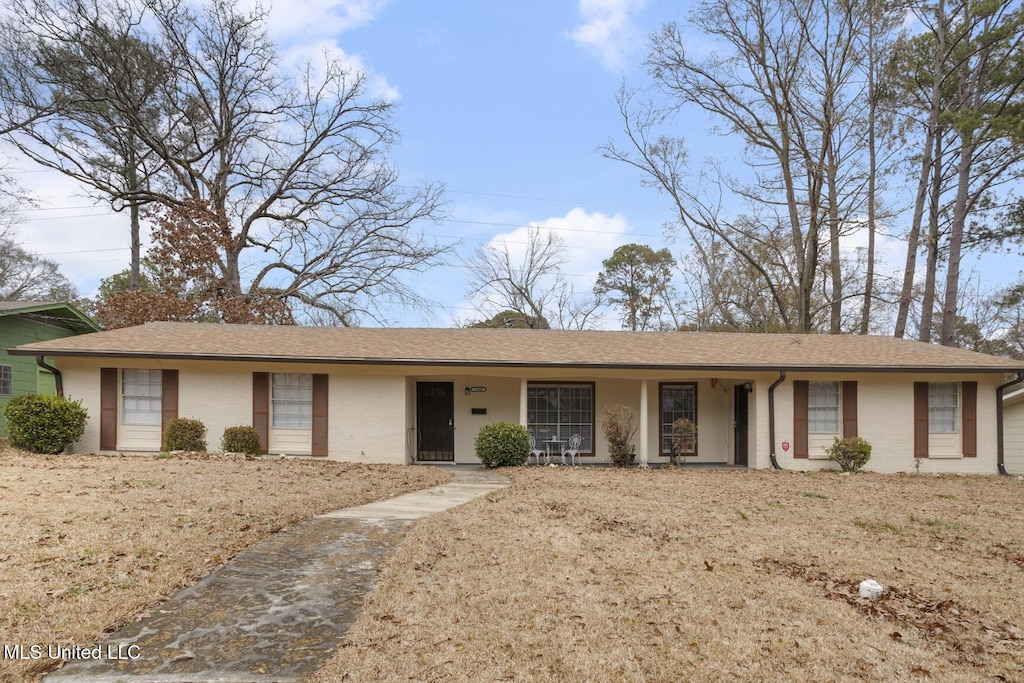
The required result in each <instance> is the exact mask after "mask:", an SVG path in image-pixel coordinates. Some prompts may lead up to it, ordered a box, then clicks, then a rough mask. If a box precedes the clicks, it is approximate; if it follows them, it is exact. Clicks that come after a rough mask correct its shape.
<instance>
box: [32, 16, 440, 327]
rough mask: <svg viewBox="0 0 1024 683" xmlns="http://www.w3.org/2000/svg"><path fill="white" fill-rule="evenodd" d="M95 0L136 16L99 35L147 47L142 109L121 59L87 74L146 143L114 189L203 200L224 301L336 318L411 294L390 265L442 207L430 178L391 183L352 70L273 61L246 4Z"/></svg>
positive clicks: (133, 199) (172, 200) (136, 195)
mask: <svg viewBox="0 0 1024 683" xmlns="http://www.w3.org/2000/svg"><path fill="white" fill-rule="evenodd" d="M39 1H40V2H43V1H44V0H39ZM51 1H53V0H51ZM55 1H57V2H62V3H69V4H76V6H77V4H78V3H81V2H88V1H90V0H55ZM92 1H94V2H96V3H98V4H97V5H96V6H98V7H102V8H107V7H113V8H114V10H110V12H113V13H114V14H116V13H117V12H123V13H125V14H126V15H127V16H131V17H137V16H139V14H140V12H141V13H144V15H145V18H144V20H140V21H136V22H134V23H130V25H131V27H132V30H131V31H129V32H126V33H113V30H110V31H107V33H113V37H111V38H110V40H111V41H113V42H112V43H107V42H104V41H105V40H107V36H106V33H104V32H103V31H100V30H97V31H96V32H95V33H94V34H93V36H92V37H93V38H95V39H96V40H97V41H99V42H100V43H101V45H102V46H103V48H104V49H110V50H115V51H116V50H118V49H119V48H118V46H119V45H120V46H122V47H123V46H124V44H125V41H128V44H130V45H133V46H137V47H138V48H139V51H140V53H141V52H142V51H143V50H144V51H145V53H146V54H155V55H159V57H160V64H159V67H160V69H161V71H160V78H159V79H156V80H157V81H158V82H157V83H155V84H154V85H155V86H156V89H155V91H154V92H153V94H152V101H153V102H156V103H158V108H157V110H156V113H155V114H154V112H152V111H147V110H146V108H145V107H143V108H142V109H140V107H139V96H140V93H139V92H137V91H136V89H135V88H134V87H131V88H127V87H117V83H115V82H113V81H114V80H116V79H114V76H116V75H117V74H118V73H119V70H116V69H112V70H111V79H109V80H110V82H107V83H103V82H101V84H100V85H101V86H102V91H101V92H100V93H98V95H97V97H98V98H100V99H101V101H100V104H101V105H102V110H103V114H104V117H107V118H109V119H110V120H113V121H118V122H124V126H125V129H126V130H127V131H129V132H130V135H131V137H130V149H136V148H138V149H139V150H142V152H144V155H145V156H144V157H137V158H136V161H138V160H139V159H140V158H144V159H146V160H147V162H146V171H145V176H144V182H137V183H134V184H133V183H126V184H123V185H121V186H119V188H118V189H119V195H118V197H119V201H121V202H124V203H125V204H126V205H128V206H132V205H141V204H145V203H154V204H156V205H159V206H163V207H167V208H174V207H182V206H187V205H190V204H201V205H203V206H205V207H207V209H208V210H209V211H211V212H212V213H213V214H214V215H215V216H216V222H217V224H218V225H222V226H224V229H225V230H227V231H228V233H229V234H228V235H227V236H224V238H223V239H221V238H220V237H219V238H218V239H217V240H216V243H217V245H218V249H219V252H218V255H219V257H218V259H217V261H216V264H217V268H218V271H219V279H220V280H221V282H222V287H223V290H224V292H225V294H226V296H227V297H229V298H231V299H233V300H239V299H245V298H246V297H249V298H252V297H254V296H272V297H275V298H277V299H278V300H279V301H281V302H284V303H285V304H286V305H287V307H288V308H289V309H290V310H291V311H293V312H294V313H295V315H296V316H297V317H299V318H300V319H302V318H303V313H302V312H303V311H310V312H311V314H312V315H310V316H307V317H306V319H311V318H315V319H317V320H323V316H325V315H326V316H329V318H330V320H331V321H332V322H335V323H340V324H346V325H347V324H354V323H356V322H358V320H359V318H360V316H361V315H369V316H372V317H376V316H379V315H380V314H381V312H382V311H383V310H384V309H385V308H386V306H387V304H389V303H392V302H396V301H397V302H402V303H417V302H422V299H421V298H420V297H419V296H418V295H417V293H416V292H415V291H414V290H413V289H411V288H410V287H408V286H406V285H405V284H403V282H402V280H401V278H400V277H399V275H400V274H401V273H403V272H408V271H421V270H423V269H425V268H427V267H429V266H431V265H433V264H434V263H436V262H438V260H439V258H440V257H441V255H442V254H443V253H444V252H445V251H446V247H445V246H444V245H440V244H437V243H435V242H432V241H430V240H428V239H426V238H425V237H424V236H423V235H422V233H420V232H419V231H418V230H417V225H418V223H419V222H420V221H422V220H431V219H433V218H436V217H437V216H438V215H439V213H440V206H441V188H440V187H438V186H435V185H430V184H425V185H422V186H420V187H418V188H408V187H406V186H403V185H400V184H399V180H398V172H397V170H396V169H395V168H394V167H393V166H391V165H390V164H389V162H388V159H387V155H388V152H389V150H390V147H391V145H392V144H393V143H394V142H395V140H396V139H397V133H396V131H395V130H394V128H393V126H392V121H391V111H392V105H391V103H389V102H387V101H385V100H382V99H377V98H373V97H372V96H370V94H369V93H368V92H367V78H366V75H365V73H362V72H359V71H355V70H353V69H351V68H349V67H348V66H347V65H346V64H344V63H343V62H341V61H340V60H337V59H331V58H328V57H326V56H325V59H324V63H323V64H320V65H316V66H314V65H313V64H309V65H307V66H306V68H305V69H303V70H301V71H300V72H299V73H298V74H297V75H295V76H292V75H290V74H287V73H285V72H283V71H282V69H281V67H280V64H279V59H278V55H277V51H276V48H275V45H274V43H273V42H272V41H271V39H270V38H269V36H268V35H267V20H268V15H267V12H266V10H264V9H262V8H259V7H257V8H256V9H254V10H251V11H241V10H240V9H239V8H238V7H237V6H236V5H235V3H234V2H233V1H232V0H213V1H212V2H211V3H209V4H207V5H205V6H204V7H203V9H202V10H195V9H193V6H192V5H191V4H187V3H182V2H177V1H176V0H139V1H140V2H142V6H141V8H139V7H137V6H135V5H132V4H131V2H132V0H92ZM99 3H103V4H99ZM104 11H106V10H104ZM108 13H109V12H108ZM101 23H102V22H101ZM126 23H129V22H127V21H126ZM103 26H104V27H105V29H104V30H106V29H109V28H110V27H109V26H107V24H106V23H103ZM142 46H145V47H144V48H143V47H142ZM133 49H134V48H133ZM128 52H131V51H127V52H125V54H127V53H128ZM140 60H142V61H143V62H145V60H144V59H142V58H141V57H140ZM147 73H148V72H147ZM145 82H146V83H147V84H149V83H150V80H149V79H148V77H147V79H145ZM140 87H141V86H140ZM146 96H147V97H149V95H148V93H147V94H146ZM146 101H150V100H148V99H147V100H146ZM84 144H85V145H86V146H87V147H92V146H93V145H95V144H97V141H96V140H94V139H93V140H89V139H86V140H85V141H84ZM149 159H152V160H153V161H152V163H149V162H148V160H149ZM128 166H130V164H129V165H128ZM137 180H140V179H137Z"/></svg>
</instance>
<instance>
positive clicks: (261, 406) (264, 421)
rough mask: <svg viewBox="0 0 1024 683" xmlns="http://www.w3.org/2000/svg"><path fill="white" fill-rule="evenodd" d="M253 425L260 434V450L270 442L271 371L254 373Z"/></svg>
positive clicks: (267, 448) (264, 451) (267, 446)
mask: <svg viewBox="0 0 1024 683" xmlns="http://www.w3.org/2000/svg"><path fill="white" fill-rule="evenodd" d="M252 426H253V427H254V428H255V429H256V433H257V434H259V435H260V452H262V453H268V452H269V444H270V373H269V372H254V373H252Z"/></svg>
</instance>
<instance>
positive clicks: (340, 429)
mask: <svg viewBox="0 0 1024 683" xmlns="http://www.w3.org/2000/svg"><path fill="white" fill-rule="evenodd" d="M56 362H57V366H58V367H59V368H60V369H61V371H62V374H63V376H64V386H65V392H66V393H67V394H68V395H69V396H71V397H72V398H76V399H82V400H83V405H84V406H85V408H86V409H87V410H88V411H89V415H90V419H89V422H88V424H87V425H86V431H85V435H84V436H83V438H82V440H81V441H80V442H79V443H77V444H75V445H74V446H73V450H74V451H75V452H92V451H97V450H98V448H99V372H98V370H99V368H100V367H104V366H105V367H146V368H160V369H177V370H178V371H179V414H180V415H181V416H182V417H195V418H197V419H200V420H202V421H203V422H204V423H205V424H206V426H207V429H208V444H209V446H210V448H211V449H219V447H220V437H221V434H222V433H223V430H224V428H225V427H228V426H233V425H239V424H242V425H248V424H251V423H252V372H254V371H264V372H266V371H269V372H310V373H313V372H323V373H327V374H328V375H329V377H330V379H329V396H328V401H329V411H330V421H329V427H328V442H329V449H328V450H329V457H330V458H333V459H339V460H346V461H357V462H389V463H403V462H410V461H411V456H412V452H413V432H412V431H411V430H412V428H413V427H414V425H415V388H416V381H417V380H422V381H451V382H452V383H453V387H454V413H455V414H454V418H455V423H454V424H455V452H456V461H457V462H460V463H476V462H478V460H477V459H476V455H475V453H474V449H473V442H474V440H475V438H476V434H477V432H478V431H479V429H480V427H481V426H483V425H484V424H487V423H490V422H496V421H499V420H507V421H510V422H514V423H518V422H519V395H520V378H521V376H522V375H523V370H522V369H518V368H487V369H486V371H485V372H482V373H481V374H470V373H451V372H449V371H448V370H447V369H445V368H415V369H409V368H401V367H377V368H370V367H361V366H346V365H313V364H309V365H306V364H276V365H275V364H255V363H226V362H225V363H209V362H184V361H147V360H134V361H117V362H111V361H95V360H82V359H69V358H58V359H57V361H56ZM601 375H602V376H601V377H600V378H598V379H597V380H596V384H595V407H596V410H595V420H596V422H597V425H596V429H595V446H596V451H597V457H596V461H598V462H606V461H607V460H608V452H607V446H606V444H605V441H604V437H603V435H602V434H601V429H600V420H601V415H602V412H603V408H604V406H605V405H607V404H611V403H623V404H626V405H631V406H633V407H634V408H635V409H639V405H640V382H639V379H638V378H639V377H646V378H647V381H648V392H649V393H648V409H649V411H648V435H647V436H648V444H649V446H650V460H651V462H664V461H665V460H666V458H662V457H660V455H659V454H658V450H659V431H658V430H659V422H660V416H659V412H658V383H659V381H679V382H684V381H697V382H698V416H697V417H698V427H699V433H698V437H699V447H698V448H699V455H698V457H697V458H691V459H690V460H689V461H690V462H732V460H733V458H734V454H733V431H732V424H733V415H732V397H733V386H734V385H735V384H737V383H742V382H744V381H752V382H753V388H754V391H753V393H751V394H749V435H750V439H749V446H748V448H749V459H750V464H751V466H754V467H760V468H767V467H770V466H771V465H770V460H769V453H770V448H769V443H768V441H769V437H768V386H769V385H770V384H771V383H772V382H773V381H774V380H775V379H776V377H777V376H778V375H777V373H773V372H762V373H732V374H731V375H730V374H729V373H723V374H722V376H721V377H717V378H716V382H715V384H716V385H717V386H712V383H711V380H710V378H709V377H707V376H701V375H700V374H698V373H688V372H677V373H656V372H651V371H642V372H639V371H638V372H631V371H626V370H622V371H613V370H608V371H604V372H602V373H601ZM528 376H529V378H530V379H531V380H533V381H589V380H590V379H591V378H592V377H593V374H592V373H589V372H587V371H568V370H539V369H538V370H532V371H530V372H529V373H528ZM850 378H851V377H850V376H849V375H843V374H821V373H819V374H809V373H803V374H801V373H790V374H789V376H788V377H787V379H786V381H785V382H783V383H782V384H781V385H780V386H779V388H778V389H777V390H776V444H775V447H776V453H777V454H778V457H779V461H780V464H781V465H782V466H783V467H784V468H787V469H799V470H807V469H819V468H821V469H827V468H832V467H833V465H832V464H831V463H829V462H828V461H826V460H818V459H813V460H812V459H808V460H794V459H793V458H792V449H791V450H790V452H789V453H784V452H783V451H782V448H781V443H782V442H783V441H789V442H790V443H792V441H793V398H792V396H793V394H792V386H793V381H794V380H795V379H806V380H811V381H814V380H820V381H842V380H844V379H850ZM857 379H858V405H859V419H858V423H859V425H858V426H859V431H860V435H861V436H863V437H864V438H866V439H867V440H868V441H870V442H871V443H872V445H873V447H874V451H873V455H872V460H871V463H870V465H869V468H870V469H873V470H876V471H883V472H899V471H913V469H914V458H913V382H914V381H915V380H918V381H920V380H921V379H922V377H921V376H913V375H909V374H876V375H861V376H859V377H858V378H857ZM924 379H927V380H929V381H964V380H971V381H978V383H979V385H978V453H979V456H978V457H977V458H962V457H955V458H941V459H940V458H929V459H928V460H926V461H922V462H921V471H922V472H954V471H957V472H978V473H994V472H995V471H996V453H995V451H996V439H995V388H996V386H997V385H998V384H999V383H1000V381H1001V376H998V377H997V376H994V375H971V376H967V375H931V376H927V377H925V378H924ZM467 386H482V387H486V388H487V391H486V392H478V393H472V394H470V395H466V394H465V392H464V389H465V387H467ZM473 408H486V409H487V414H486V415H473V414H472V409H473ZM1017 410H1018V411H1020V410H1024V402H1022V403H1020V404H1018V409H1017ZM1014 414H1015V413H1013V411H1010V410H1008V411H1007V420H1006V422H1007V425H1008V431H1007V442H1006V445H1007V463H1008V464H1010V463H1019V464H1015V465H1012V466H1013V467H1016V468H1017V469H1018V471H1024V453H1022V450H1024V434H1021V432H1020V431H1018V432H1014V431H1013V430H1014V429H1015V427H1014V425H1016V426H1017V427H1016V428H1018V429H1024V427H1022V425H1024V418H1021V417H1014ZM1015 433H1016V434H1018V435H1019V436H1014V434H1015ZM1014 458H1016V460H1014Z"/></svg>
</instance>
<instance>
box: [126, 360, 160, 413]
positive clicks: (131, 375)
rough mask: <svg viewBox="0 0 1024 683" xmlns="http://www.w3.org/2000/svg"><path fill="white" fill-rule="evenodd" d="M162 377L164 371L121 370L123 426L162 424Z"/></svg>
mask: <svg viewBox="0 0 1024 683" xmlns="http://www.w3.org/2000/svg"><path fill="white" fill-rule="evenodd" d="M162 377H163V371H162V370H136V369H133V368H125V369H124V370H121V423H122V424H126V425H158V424H160V420H161V412H160V410H161V393H162Z"/></svg>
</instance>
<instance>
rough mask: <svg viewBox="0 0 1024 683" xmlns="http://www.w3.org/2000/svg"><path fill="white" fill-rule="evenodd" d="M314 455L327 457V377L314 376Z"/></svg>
mask: <svg viewBox="0 0 1024 683" xmlns="http://www.w3.org/2000/svg"><path fill="white" fill-rule="evenodd" d="M312 454H313V455H327V375H313V450H312Z"/></svg>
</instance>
